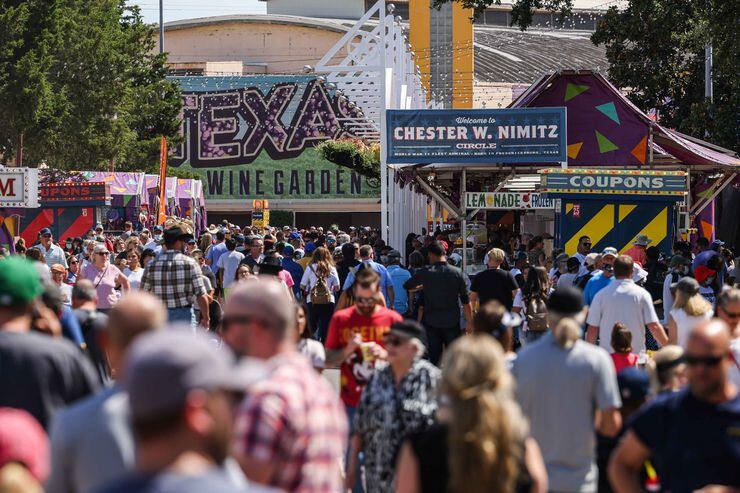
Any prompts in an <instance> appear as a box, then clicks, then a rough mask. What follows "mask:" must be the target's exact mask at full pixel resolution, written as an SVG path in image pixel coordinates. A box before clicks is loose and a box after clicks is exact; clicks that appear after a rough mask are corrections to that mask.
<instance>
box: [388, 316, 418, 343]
mask: <svg viewBox="0 0 740 493" xmlns="http://www.w3.org/2000/svg"><path fill="white" fill-rule="evenodd" d="M390 333H391V334H395V335H397V336H400V337H403V338H405V339H419V340H420V341H421V342H424V343H425V344H426V339H427V336H426V331H425V330H424V327H422V326H421V324H420V323H419V322H417V321H415V320H404V321H402V322H396V323H394V324H393V325H391V330H390Z"/></svg>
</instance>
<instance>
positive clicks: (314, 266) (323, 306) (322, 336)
mask: <svg viewBox="0 0 740 493" xmlns="http://www.w3.org/2000/svg"><path fill="white" fill-rule="evenodd" d="M301 290H302V291H303V294H304V296H305V299H306V302H307V303H308V308H309V311H310V312H311V313H310V315H311V320H312V321H313V323H314V327H313V329H314V330H313V332H314V335H315V336H316V339H318V340H319V341H321V342H324V341H326V334H327V332H328V330H329V321H330V320H331V316H332V314H334V303H335V301H336V299H335V296H334V293H336V292H337V291H339V274H338V273H337V268H336V267H334V259H333V258H332V255H331V252H330V251H329V250H328V249H326V248H324V247H318V248H317V249H316V250H314V251H313V255H312V256H311V263H310V264H308V265H307V266H306V270H304V271H303V277H302V278H301Z"/></svg>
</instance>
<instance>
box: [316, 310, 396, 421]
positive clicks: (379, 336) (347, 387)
mask: <svg viewBox="0 0 740 493" xmlns="http://www.w3.org/2000/svg"><path fill="white" fill-rule="evenodd" d="M402 320H403V317H401V315H400V314H399V313H398V312H395V311H393V310H389V309H387V308H382V307H381V308H380V309H379V310H376V311H375V313H373V314H372V315H370V316H369V317H366V316H364V315H362V314H361V313H360V312H358V311H357V308H355V307H354V306H351V307H349V308H345V309H344V310H339V311H338V312H336V313H334V316H333V317H332V319H331V322H330V323H329V333H328V335H327V337H326V349H342V348H344V347H345V346H346V345H347V343H348V342H349V341H350V339H352V337H354V335H355V334H360V335H361V336H362V342H375V343H378V344H381V345H382V343H383V336H384V335H385V333H386V332H388V331H389V330H390V328H391V325H393V324H394V323H395V322H400V321H402ZM374 368H375V362H374V361H365V360H364V358H363V356H362V351H361V350H360V348H358V349H357V350H356V351H355V352H354V353H352V354H351V355H350V356H349V357H348V358H347V359H346V360H345V361H343V362H342V365H341V367H340V375H341V376H340V387H341V389H340V395H341V397H342V401H343V402H344V404H345V405H347V406H351V407H357V405H358V404H359V403H360V395H361V394H362V389H363V388H364V387H365V384H366V383H367V381H368V380H369V379H370V376H371V375H372V372H373V369H374Z"/></svg>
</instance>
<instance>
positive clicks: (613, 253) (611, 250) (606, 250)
mask: <svg viewBox="0 0 740 493" xmlns="http://www.w3.org/2000/svg"><path fill="white" fill-rule="evenodd" d="M617 253H618V252H617V249H616V248H614V247H606V248H604V251H602V252H601V256H602V257H606V256H607V255H611V256H612V257H616V256H617Z"/></svg>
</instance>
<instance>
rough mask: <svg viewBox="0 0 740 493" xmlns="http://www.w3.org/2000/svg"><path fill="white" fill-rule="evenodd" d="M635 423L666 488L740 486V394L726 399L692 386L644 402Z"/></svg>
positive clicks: (687, 489) (687, 488)
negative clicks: (713, 400) (704, 395)
mask: <svg viewBox="0 0 740 493" xmlns="http://www.w3.org/2000/svg"><path fill="white" fill-rule="evenodd" d="M630 428H631V429H632V431H634V432H635V434H636V435H637V437H638V438H639V439H640V441H641V442H643V443H644V444H645V445H646V446H647V447H648V448H649V449H650V450H651V451H652V452H653V455H654V457H655V458H656V459H657V460H656V467H657V468H658V474H659V475H660V482H661V485H662V486H663V488H664V490H665V491H672V492H673V493H681V492H689V491H694V490H697V489H700V488H701V487H703V486H706V485H709V484H718V485H729V486H735V487H737V486H740V466H738V464H740V435H739V434H738V432H739V431H740V394H738V395H736V396H735V398H734V399H732V400H729V401H727V402H723V403H721V404H710V403H708V402H704V401H700V400H698V399H696V398H695V397H694V395H693V394H691V392H690V391H689V390H687V389H684V390H682V391H680V392H674V393H669V394H665V395H662V396H659V397H657V398H655V399H654V400H653V401H651V402H650V403H648V404H647V405H645V406H643V407H642V409H641V410H640V411H638V413H637V414H636V415H635V416H634V417H633V419H632V421H631V425H630Z"/></svg>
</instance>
